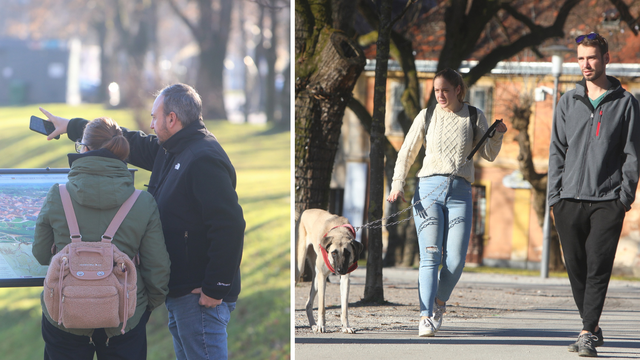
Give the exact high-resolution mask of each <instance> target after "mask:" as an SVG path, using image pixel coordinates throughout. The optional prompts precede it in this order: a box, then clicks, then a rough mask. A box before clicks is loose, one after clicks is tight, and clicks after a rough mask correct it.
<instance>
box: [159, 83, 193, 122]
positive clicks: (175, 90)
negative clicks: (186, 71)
mask: <svg viewBox="0 0 640 360" xmlns="http://www.w3.org/2000/svg"><path fill="white" fill-rule="evenodd" d="M159 95H162V96H164V100H163V103H162V105H163V107H164V115H165V116H167V115H169V114H170V113H171V112H173V113H175V114H176V116H177V117H178V119H179V120H180V122H181V123H182V126H187V125H189V124H191V123H193V122H195V121H199V120H202V99H201V98H200V95H199V94H198V92H197V91H196V90H195V89H194V88H192V87H191V86H189V85H187V84H180V83H178V84H173V85H169V86H167V87H165V88H164V89H162V90H160V92H159V93H158V96H159Z"/></svg>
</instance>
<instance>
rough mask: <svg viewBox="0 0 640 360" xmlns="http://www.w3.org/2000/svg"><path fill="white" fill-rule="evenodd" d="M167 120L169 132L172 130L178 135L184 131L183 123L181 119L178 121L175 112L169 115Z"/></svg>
mask: <svg viewBox="0 0 640 360" xmlns="http://www.w3.org/2000/svg"><path fill="white" fill-rule="evenodd" d="M166 119H167V120H166V121H167V128H169V130H171V131H172V132H173V133H176V132H178V131H179V130H181V129H182V122H181V121H180V119H178V115H176V113H174V112H173V111H172V112H170V113H169V115H167V117H166Z"/></svg>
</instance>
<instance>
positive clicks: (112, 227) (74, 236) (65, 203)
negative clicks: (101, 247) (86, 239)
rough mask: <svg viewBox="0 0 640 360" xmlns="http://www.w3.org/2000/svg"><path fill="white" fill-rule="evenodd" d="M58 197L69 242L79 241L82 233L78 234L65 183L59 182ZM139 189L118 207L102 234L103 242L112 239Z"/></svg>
mask: <svg viewBox="0 0 640 360" xmlns="http://www.w3.org/2000/svg"><path fill="white" fill-rule="evenodd" d="M59 189H60V198H61V199H62V208H63V209H64V216H65V217H66V218H67V225H68V226H69V232H70V233H71V236H70V237H71V242H80V241H82V235H80V229H79V228H78V220H77V219H76V213H75V211H74V210H73V203H72V202H71V197H70V196H69V191H68V190H67V187H66V185H65V184H60V186H59ZM141 192H142V191H141V190H135V191H134V192H133V194H131V196H129V198H128V199H127V200H126V201H125V202H124V203H122V205H121V206H120V209H119V210H118V212H117V213H116V216H114V218H113V220H111V223H110V224H109V227H107V230H105V232H104V235H102V241H103V242H111V240H113V236H114V235H115V233H116V231H118V228H119V227H120V224H122V221H124V218H125V217H126V216H127V214H128V213H129V210H131V208H132V207H133V204H135V202H136V200H137V199H138V196H140V193H141Z"/></svg>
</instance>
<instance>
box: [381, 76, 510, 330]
mask: <svg viewBox="0 0 640 360" xmlns="http://www.w3.org/2000/svg"><path fill="white" fill-rule="evenodd" d="M433 84H434V85H433V86H434V91H435V96H436V100H437V102H438V103H437V104H436V105H435V109H434V110H433V116H432V117H431V119H426V115H427V114H428V113H429V112H428V111H427V109H423V110H422V111H421V112H420V113H419V114H418V116H416V118H415V119H414V120H413V124H412V125H411V129H410V130H409V133H408V134H407V136H406V137H405V139H404V142H403V144H402V148H401V149H400V152H399V153H398V159H397V160H396V165H395V170H394V173H393V183H392V185H391V191H390V194H389V197H388V198H387V201H389V202H394V201H396V199H398V198H401V199H402V200H403V201H405V199H404V191H403V187H404V185H405V178H406V177H407V174H408V172H409V168H410V167H411V164H412V163H413V161H414V160H415V158H416V156H417V155H418V151H419V150H420V148H421V147H422V145H423V144H424V145H425V157H424V159H423V161H422V169H420V171H419V172H418V177H419V178H420V179H419V182H418V185H417V187H416V190H415V196H414V198H413V202H414V203H415V202H417V201H418V200H420V199H422V198H423V197H425V196H427V197H426V199H424V200H422V201H421V202H420V203H419V204H418V205H416V206H415V208H414V209H413V218H414V220H415V225H416V230H417V232H418V243H419V246H420V268H419V274H418V290H419V298H420V316H421V318H420V323H419V330H418V335H419V336H434V335H435V334H436V332H437V331H438V330H439V329H440V326H441V325H442V316H443V314H444V312H445V311H446V302H447V300H449V296H450V295H451V292H452V291H453V288H454V287H455V286H456V284H457V283H458V280H459V279H460V275H461V274H462V269H463V268H464V263H465V257H466V254H467V247H468V245H469V236H470V234H471V219H472V208H471V183H472V182H473V181H474V166H473V161H469V162H466V163H465V160H466V157H467V156H468V154H469V153H471V150H472V149H473V148H474V147H475V146H476V144H477V143H478V142H479V141H480V139H481V138H482V136H483V135H484V133H485V132H486V131H487V129H488V127H489V126H488V125H487V119H486V118H485V116H484V114H483V113H482V111H480V109H475V108H473V109H472V106H470V105H468V104H466V103H464V97H465V93H466V85H465V83H464V81H463V80H462V76H460V74H459V73H458V72H457V71H455V70H452V69H445V70H442V71H439V72H438V73H437V74H436V76H435V77H434V79H433ZM474 110H475V111H476V116H475V118H476V119H477V120H476V122H475V123H472V120H471V118H472V116H471V113H470V111H474ZM496 131H497V134H496V135H495V136H493V137H492V138H489V140H488V141H487V142H486V143H485V144H484V145H483V146H482V147H481V148H480V155H481V156H482V157H483V158H485V159H487V160H489V161H493V160H494V159H495V158H496V156H498V153H499V152H500V148H501V147H502V136H503V134H504V133H505V132H506V131H507V127H506V125H504V124H503V123H499V124H498V125H497V126H496ZM432 204H433V205H432ZM440 264H442V270H441V271H440V274H439V276H438V267H439V266H440Z"/></svg>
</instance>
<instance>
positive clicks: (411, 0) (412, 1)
mask: <svg viewBox="0 0 640 360" xmlns="http://www.w3.org/2000/svg"><path fill="white" fill-rule="evenodd" d="M416 1H417V0H407V5H405V6H404V9H402V12H401V13H400V14H399V15H398V16H396V18H395V19H393V20H391V27H392V28H393V25H395V24H396V22H398V20H400V19H402V17H403V16H404V14H406V13H407V11H408V10H409V8H410V7H411V5H413V4H415V3H416Z"/></svg>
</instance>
